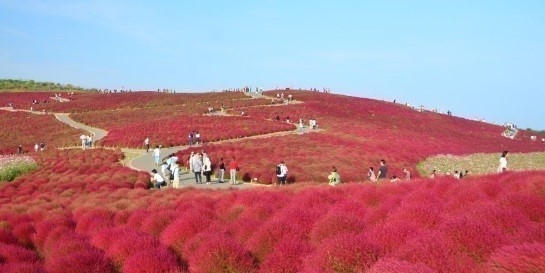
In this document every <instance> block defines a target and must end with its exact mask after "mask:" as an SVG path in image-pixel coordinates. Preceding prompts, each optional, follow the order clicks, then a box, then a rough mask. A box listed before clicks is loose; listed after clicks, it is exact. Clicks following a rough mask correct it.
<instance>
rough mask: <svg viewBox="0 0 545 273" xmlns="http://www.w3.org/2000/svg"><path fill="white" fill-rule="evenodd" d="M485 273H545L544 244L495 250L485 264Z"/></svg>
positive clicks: (513, 246)
mask: <svg viewBox="0 0 545 273" xmlns="http://www.w3.org/2000/svg"><path fill="white" fill-rule="evenodd" d="M486 271H487V272H506V273H507V272H528V273H530V272H545V244H538V243H529V244H522V245H512V246H505V247H501V248H499V249H497V250H496V251H494V253H493V254H492V255H491V256H490V260H489V262H488V263H487V264H486Z"/></svg>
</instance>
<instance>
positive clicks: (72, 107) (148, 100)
mask: <svg viewBox="0 0 545 273" xmlns="http://www.w3.org/2000/svg"><path fill="white" fill-rule="evenodd" d="M63 97H64V98H67V97H65V96H63ZM72 98H73V100H72V101H69V102H59V103H54V104H40V105H39V106H38V107H37V109H38V110H43V109H45V110H46V111H48V112H61V113H81V112H89V111H97V110H118V109H127V108H149V107H159V106H176V105H184V104H196V103H212V102H215V103H217V107H220V106H221V103H224V101H225V102H228V101H231V100H237V99H247V98H248V97H247V96H245V95H244V94H243V93H242V92H209V93H161V92H149V91H147V92H127V93H106V94H102V93H98V92H82V93H74V95H73V97H72Z"/></svg>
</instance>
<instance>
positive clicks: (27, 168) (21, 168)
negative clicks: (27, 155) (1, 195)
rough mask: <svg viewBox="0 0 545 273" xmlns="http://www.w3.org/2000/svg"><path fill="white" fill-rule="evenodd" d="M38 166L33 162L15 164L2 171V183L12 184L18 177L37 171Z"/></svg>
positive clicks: (10, 164) (6, 166)
mask: <svg viewBox="0 0 545 273" xmlns="http://www.w3.org/2000/svg"><path fill="white" fill-rule="evenodd" d="M36 168H38V165H37V164H36V163H31V162H22V161H21V162H13V163H9V164H6V165H5V166H3V167H2V168H1V169H0V182H5V181H8V182H11V181H13V180H15V178H17V177H18V176H20V175H22V174H25V173H27V172H31V171H34V170H36Z"/></svg>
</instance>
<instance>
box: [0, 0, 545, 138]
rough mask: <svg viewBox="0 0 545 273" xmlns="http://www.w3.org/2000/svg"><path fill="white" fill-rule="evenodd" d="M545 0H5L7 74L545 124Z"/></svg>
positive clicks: (1, 65) (3, 61) (0, 8)
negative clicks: (310, 95)
mask: <svg viewBox="0 0 545 273" xmlns="http://www.w3.org/2000/svg"><path fill="white" fill-rule="evenodd" d="M544 71H545V1H537V0H536V1H529V0H521V1H504V0H499V1H492V0H490V1H489V0H476V1H468V0H460V1H437V0H434V1H432V0H429V1H424V0H415V1H401V0H399V1H388V0H386V1H307V0H303V1H284V0H278V1H274V0H261V1H260V0H254V1H249V0H242V1H159V2H154V1H126V0H118V1H106V0H99V1H77V0H74V1H69V0H55V1H53V0H18V1H13V0H0V78H15V79H33V80H40V81H51V82H59V83H71V84H74V85H78V86H83V87H95V88H109V89H121V88H125V89H133V90H139V89H142V90H156V89H158V88H161V89H162V88H168V89H176V90H178V91H184V92H185V91H190V92H197V91H209V90H212V89H217V90H221V89H226V88H238V87H243V86H254V87H255V86H260V87H263V88H264V89H273V88H276V87H280V88H285V87H292V88H317V89H322V88H324V87H325V88H329V89H331V92H333V93H339V94H345V95H351V96H358V97H366V98H376V99H385V100H394V99H396V100H397V101H398V102H407V103H410V104H412V105H417V106H418V105H424V106H426V107H427V108H432V107H433V108H437V109H442V110H444V111H446V110H450V111H452V112H453V114H454V115H458V116H462V117H466V118H471V119H472V118H474V117H478V118H482V119H485V120H486V121H490V122H496V123H498V124H503V123H504V122H512V123H515V124H517V125H518V126H519V127H521V128H528V127H530V128H533V129H540V130H543V129H545V118H544V117H545V107H543V106H542V104H543V101H545V92H544V91H545V90H544V89H545V76H544V75H543V74H544Z"/></svg>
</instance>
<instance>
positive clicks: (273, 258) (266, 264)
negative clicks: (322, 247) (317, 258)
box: [260, 235, 314, 273]
mask: <svg viewBox="0 0 545 273" xmlns="http://www.w3.org/2000/svg"><path fill="white" fill-rule="evenodd" d="M313 250H314V249H313V248H312V247H311V246H310V243H309V242H308V241H305V240H301V238H299V237H298V236H297V235H295V236H286V237H284V238H283V239H282V240H281V241H280V242H278V244H276V246H275V247H274V249H273V251H272V252H271V253H270V254H269V255H267V257H266V258H265V260H264V261H263V262H262V263H261V266H260V272H284V273H288V272H294V273H295V272H301V271H302V270H303V265H304V262H305V257H306V256H307V255H308V254H309V253H311V252H312V251H313Z"/></svg>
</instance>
